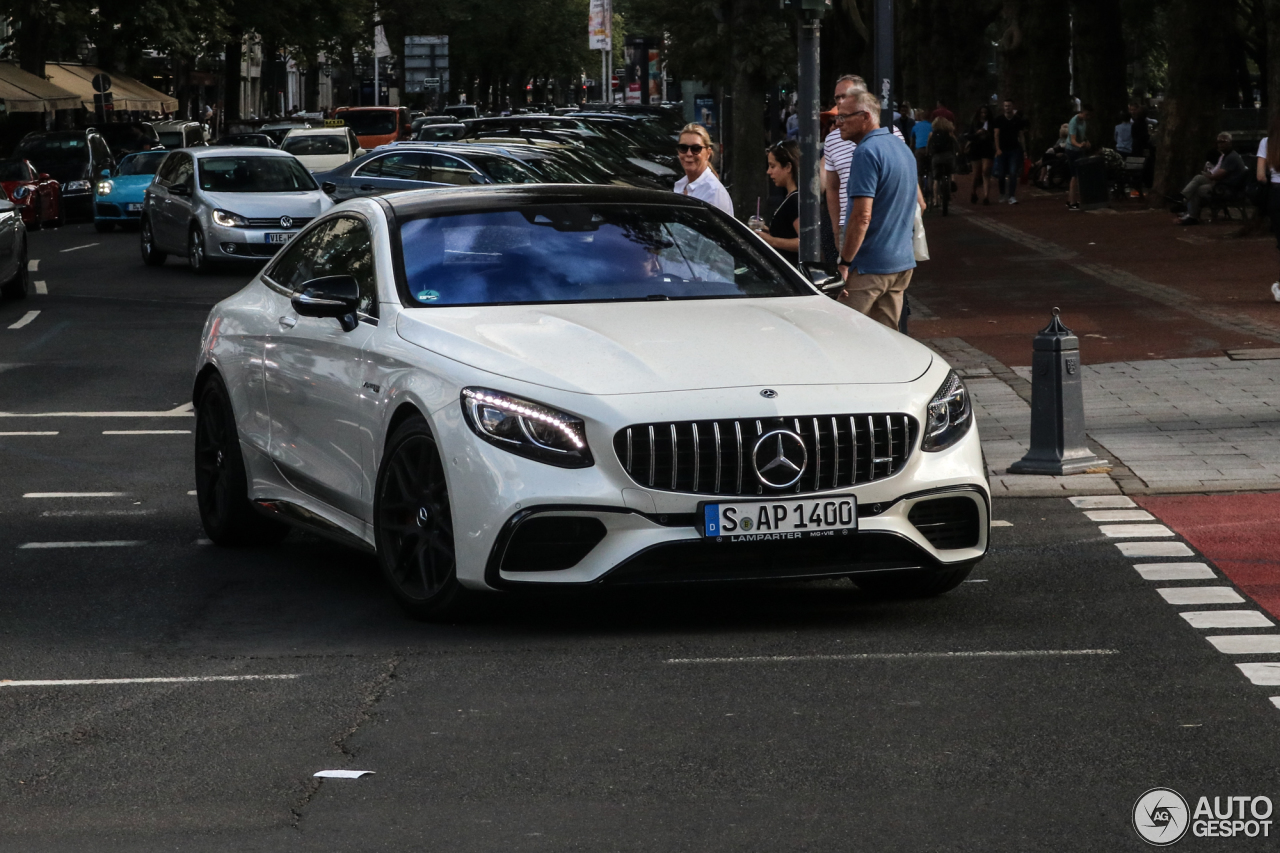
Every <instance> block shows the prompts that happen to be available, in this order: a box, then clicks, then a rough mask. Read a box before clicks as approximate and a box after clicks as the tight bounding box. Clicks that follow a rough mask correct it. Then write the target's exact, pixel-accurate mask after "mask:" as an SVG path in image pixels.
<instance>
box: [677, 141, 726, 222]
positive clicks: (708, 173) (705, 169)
mask: <svg viewBox="0 0 1280 853" xmlns="http://www.w3.org/2000/svg"><path fill="white" fill-rule="evenodd" d="M676 152H677V154H679V156H680V166H681V167H682V168H683V169H684V177H683V178H681V179H680V180H678V181H676V186H675V191H676V192H678V193H680V194H681V195H689V196H693V197H694V198H700V199H702V200H703V201H705V202H706V203H707V204H710V205H713V206H715V207H718V208H720V209H721V210H723V211H724V212H725V213H727V214H729V215H730V216H733V202H732V201H731V200H730V199H729V192H728V190H726V189H725V188H724V184H722V183H720V178H719V177H718V176H717V175H716V171H715V169H712V168H711V155H712V153H713V152H712V145H711V134H709V133H707V129H706V128H705V127H703V126H702V125H700V124H686V125H685V126H684V129H682V130H681V131H680V140H679V142H678V143H677V144H676Z"/></svg>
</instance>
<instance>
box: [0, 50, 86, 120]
mask: <svg viewBox="0 0 1280 853" xmlns="http://www.w3.org/2000/svg"><path fill="white" fill-rule="evenodd" d="M0 101H4V107H5V109H6V110H7V111H8V112H11V113H51V112H53V111H54V110H75V109H79V108H80V99H79V98H78V97H76V95H75V93H74V92H68V91H67V90H66V89H63V88H60V87H58V86H55V85H54V84H52V83H50V82H49V81H48V80H45V79H44V78H43V77H37V76H36V75H34V74H28V73H27V72H26V71H23V70H22V69H21V68H19V67H18V66H16V65H13V64H11V63H8V62H0Z"/></svg>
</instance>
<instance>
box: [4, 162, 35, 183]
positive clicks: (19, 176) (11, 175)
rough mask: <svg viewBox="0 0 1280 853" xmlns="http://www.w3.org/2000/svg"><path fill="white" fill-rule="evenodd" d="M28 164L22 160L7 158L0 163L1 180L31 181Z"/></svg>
mask: <svg viewBox="0 0 1280 853" xmlns="http://www.w3.org/2000/svg"><path fill="white" fill-rule="evenodd" d="M29 180H31V175H30V173H29V172H27V164H26V163H24V162H23V161H21V160H7V161H5V162H3V163H0V181H29Z"/></svg>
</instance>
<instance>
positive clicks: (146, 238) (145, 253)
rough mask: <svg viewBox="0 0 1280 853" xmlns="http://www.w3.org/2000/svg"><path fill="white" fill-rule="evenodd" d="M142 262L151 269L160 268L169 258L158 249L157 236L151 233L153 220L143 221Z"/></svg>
mask: <svg viewBox="0 0 1280 853" xmlns="http://www.w3.org/2000/svg"><path fill="white" fill-rule="evenodd" d="M141 234H142V262H143V263H144V264H146V265H147V266H149V267H158V266H160V265H161V264H163V263H164V260H165V258H167V257H169V256H168V255H166V254H165V253H164V252H162V251H160V250H159V249H157V248H156V239H155V235H154V234H152V232H151V220H150V219H143V220H142V228H141Z"/></svg>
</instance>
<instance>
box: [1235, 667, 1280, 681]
mask: <svg viewBox="0 0 1280 853" xmlns="http://www.w3.org/2000/svg"><path fill="white" fill-rule="evenodd" d="M1236 666H1237V667H1238V668H1239V669H1240V671H1241V672H1243V673H1244V675H1245V678H1248V679H1249V680H1250V681H1252V682H1253V683H1254V684H1262V685H1266V686H1274V685H1276V684H1280V663H1238V664H1236Z"/></svg>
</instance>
